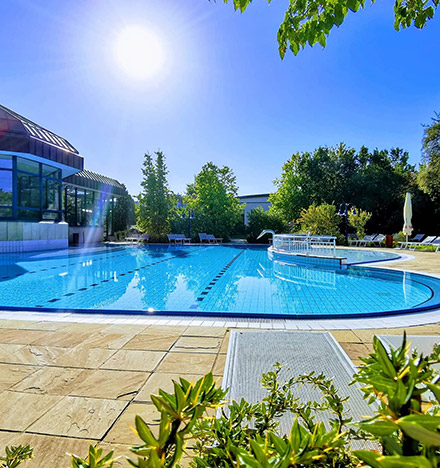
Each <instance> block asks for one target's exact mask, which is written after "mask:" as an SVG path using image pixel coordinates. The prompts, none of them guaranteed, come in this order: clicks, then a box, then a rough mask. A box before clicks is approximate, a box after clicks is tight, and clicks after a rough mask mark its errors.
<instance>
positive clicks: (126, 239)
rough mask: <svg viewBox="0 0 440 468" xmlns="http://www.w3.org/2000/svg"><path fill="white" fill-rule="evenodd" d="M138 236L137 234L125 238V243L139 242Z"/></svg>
mask: <svg viewBox="0 0 440 468" xmlns="http://www.w3.org/2000/svg"><path fill="white" fill-rule="evenodd" d="M139 239H140V235H139V234H131V235H130V236H128V237H126V238H125V241H126V242H132V243H133V242H139Z"/></svg>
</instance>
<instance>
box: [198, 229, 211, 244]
mask: <svg viewBox="0 0 440 468" xmlns="http://www.w3.org/2000/svg"><path fill="white" fill-rule="evenodd" d="M199 239H200V243H201V244H203V243H204V242H206V243H209V240H208V236H207V235H206V233H204V232H199Z"/></svg>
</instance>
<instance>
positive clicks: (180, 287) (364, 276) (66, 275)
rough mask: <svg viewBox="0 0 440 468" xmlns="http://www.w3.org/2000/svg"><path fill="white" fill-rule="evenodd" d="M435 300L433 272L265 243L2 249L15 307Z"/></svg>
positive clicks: (406, 306)
mask: <svg viewBox="0 0 440 468" xmlns="http://www.w3.org/2000/svg"><path fill="white" fill-rule="evenodd" d="M384 255H389V254H384ZM393 255H395V254H393ZM367 256H368V259H369V260H371V256H369V255H368V254H367ZM374 257H375V260H378V257H377V255H376V254H375V255H374ZM381 258H382V259H383V256H382V257H381ZM385 258H387V257H385ZM355 260H357V261H359V257H358V256H357V257H356V259H355ZM439 302H440V280H437V279H435V278H430V277H428V276H423V275H417V274H410V273H405V274H404V273H402V272H398V271H389V270H384V269H378V268H371V269H370V268H366V267H360V266H350V267H348V268H344V269H341V268H328V267H324V266H321V265H319V266H316V265H304V264H301V265H300V264H298V265H296V264H294V263H286V262H284V261H272V260H270V259H269V256H268V252H267V249H266V248H261V247H260V248H258V247H248V248H244V247H238V246H222V247H215V246H190V247H177V248H176V247H168V246H149V247H145V248H140V247H129V246H127V247H118V248H109V247H97V248H90V249H69V250H66V251H55V252H40V253H28V254H8V255H2V256H0V307H1V308H3V309H12V310H16V309H19V310H24V309H26V310H53V311H57V310H75V311H90V310H92V311H107V312H116V311H118V312H119V311H124V312H126V311H131V312H134V313H142V314H150V313H151V314H152V313H161V312H162V313H182V314H184V315H209V314H216V315H218V314H221V315H233V316H247V317H252V316H267V317H268V316H282V317H286V318H287V317H292V318H298V317H322V316H359V315H369V314H385V313H390V312H396V311H402V310H405V311H406V310H411V311H416V310H426V309H429V308H433V307H434V306H437V305H438V303H439Z"/></svg>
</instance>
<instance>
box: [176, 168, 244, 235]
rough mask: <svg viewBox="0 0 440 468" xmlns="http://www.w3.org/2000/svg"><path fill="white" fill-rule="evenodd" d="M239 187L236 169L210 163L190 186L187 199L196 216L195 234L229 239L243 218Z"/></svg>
mask: <svg viewBox="0 0 440 468" xmlns="http://www.w3.org/2000/svg"><path fill="white" fill-rule="evenodd" d="M236 197H237V184H236V181H235V176H234V173H233V172H232V170H231V169H230V168H229V167H227V166H223V167H218V166H216V165H215V164H214V163H212V162H209V163H207V164H205V165H204V166H203V167H202V170H201V171H200V172H199V173H198V174H197V175H196V177H195V180H194V183H193V184H189V185H188V188H187V195H186V196H185V198H184V203H185V204H186V209H187V210H188V211H191V212H192V213H191V214H193V215H194V232H196V233H198V232H207V233H209V234H214V235H215V236H217V237H223V238H224V239H228V238H229V235H230V233H231V232H232V230H233V228H234V227H235V226H236V224H237V223H238V222H239V221H240V219H241V216H242V207H241V205H240V202H239V200H238V199H237V198H236Z"/></svg>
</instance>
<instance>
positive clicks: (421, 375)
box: [0, 336, 440, 468]
mask: <svg viewBox="0 0 440 468" xmlns="http://www.w3.org/2000/svg"><path fill="white" fill-rule="evenodd" d="M362 361H363V365H361V366H360V368H359V372H358V374H357V375H356V376H355V377H354V381H353V383H354V382H357V383H358V384H360V385H361V389H362V391H363V393H364V397H365V399H366V400H367V401H368V403H369V404H370V405H373V409H374V416H373V417H372V418H370V419H368V420H365V421H362V422H360V423H353V422H352V420H351V418H350V417H348V416H347V413H346V410H345V407H344V406H346V402H347V399H343V398H341V397H340V396H339V394H338V391H337V389H336V388H335V387H334V385H333V383H332V381H331V380H329V379H327V378H326V377H325V376H324V375H322V374H321V375H315V374H313V373H311V374H308V375H302V376H299V377H293V378H291V379H290V380H288V381H287V382H284V383H282V382H280V381H279V373H280V369H281V367H280V365H279V364H276V365H275V368H274V370H273V371H271V372H268V373H267V374H264V375H263V378H262V381H261V383H262V386H263V387H264V389H265V390H266V391H267V396H266V397H265V398H263V400H262V401H260V402H257V403H255V404H251V403H248V402H246V401H245V400H241V401H240V402H236V401H232V402H226V401H225V400H224V398H225V396H226V392H225V391H223V390H222V389H220V388H218V387H217V386H216V384H215V383H214V381H213V376H212V374H208V375H206V376H205V377H203V378H202V379H200V380H199V381H198V382H196V383H195V384H193V383H190V382H188V381H187V380H185V379H182V378H181V379H180V381H179V382H174V393H167V392H164V391H163V390H159V394H158V395H152V397H151V398H152V402H153V404H154V405H155V406H156V408H157V410H158V418H159V420H160V426H159V432H158V435H157V436H155V435H154V434H153V433H152V431H151V430H150V428H149V426H148V424H147V423H146V422H145V421H144V420H143V419H142V418H141V417H140V416H136V420H135V425H136V432H137V434H138V435H139V437H140V439H141V441H142V443H141V444H140V445H138V446H135V447H133V448H132V449H131V451H132V452H133V454H134V456H135V457H136V459H135V460H128V463H129V464H130V466H132V467H136V468H165V467H179V466H180V465H179V463H180V461H181V460H182V458H183V457H185V456H186V457H187V458H189V466H190V467H192V468H208V467H222V468H226V467H237V468H238V467H250V468H289V467H296V468H304V467H310V466H313V467H318V468H324V467H329V468H330V467H332V468H343V467H347V468H353V467H358V466H359V467H360V466H370V467H372V468H435V467H438V466H439V464H440V416H438V413H439V411H440V385H439V379H440V375H439V373H438V371H437V370H436V369H435V367H434V366H435V365H437V364H439V363H440V346H436V347H435V348H434V350H433V352H432V353H431V354H430V355H429V356H423V355H418V354H417V353H416V352H413V353H411V352H410V351H409V345H408V343H407V341H406V336H404V338H403V342H402V345H401V347H400V348H398V349H396V350H391V351H390V352H388V351H387V350H386V349H385V348H384V346H383V345H382V343H381V342H380V341H379V340H378V339H377V338H376V337H375V338H374V352H373V353H372V354H371V355H370V356H369V357H368V358H366V359H362ZM302 385H310V386H312V387H314V388H316V389H318V390H319V391H320V392H321V394H322V398H321V399H320V400H319V401H309V402H303V401H300V400H299V399H298V398H296V397H295V388H297V387H298V386H302ZM216 411H217V413H218V414H217V417H215V416H214V414H215V412H216ZM323 412H325V413H326V415H330V416H331V417H330V419H329V422H328V423H324V422H322V421H319V417H318V416H319V414H320V413H323ZM287 413H291V414H292V416H293V423H292V428H291V431H290V434H289V435H288V436H280V434H279V433H278V432H277V430H278V428H279V418H280V417H281V416H282V415H284V414H287ZM359 440H369V441H370V442H371V441H372V442H373V443H375V444H376V446H377V447H378V449H379V450H377V451H369V450H354V451H352V450H351V447H352V446H353V443H354V442H355V441H359ZM189 441H191V442H192V444H191V445H192V446H191V447H190V448H188V447H187V444H188V442H189ZM6 450H7V453H9V459H10V460H14V456H15V459H16V460H18V463H16V462H14V461H13V462H12V463H15V464H3V465H0V466H1V467H5V468H6V467H8V468H10V467H16V466H18V464H20V462H21V460H25V459H26V458H27V456H26V453H27V454H29V451H30V455H31V454H32V452H31V449H29V447H19V448H17V447H12V448H11V449H8V448H7V449H6ZM20 450H22V451H23V454H24V455H23V456H24V458H22V459H20V457H18V458H17V451H18V452H20ZM8 451H9V452H8ZM14 451H15V455H13V454H12V452H14ZM11 454H12V458H11ZM3 460H6V458H4V459H3ZM114 460H115V459H113V452H110V453H108V454H107V455H104V456H102V450H100V449H99V450H97V449H95V448H94V447H93V446H90V450H89V455H88V458H87V459H82V458H80V457H77V456H75V455H73V456H72V467H73V468H104V467H109V468H111V467H112V466H113V463H114Z"/></svg>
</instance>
